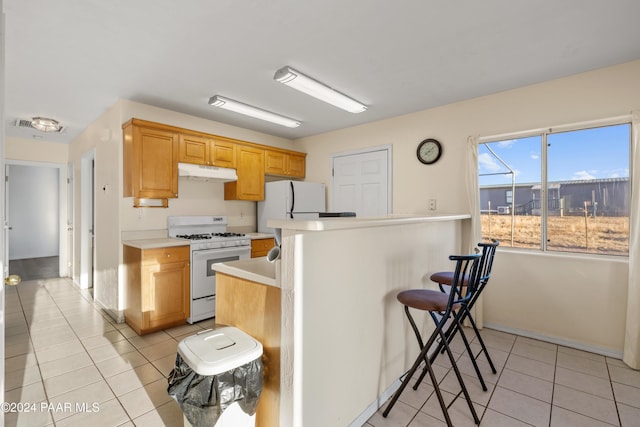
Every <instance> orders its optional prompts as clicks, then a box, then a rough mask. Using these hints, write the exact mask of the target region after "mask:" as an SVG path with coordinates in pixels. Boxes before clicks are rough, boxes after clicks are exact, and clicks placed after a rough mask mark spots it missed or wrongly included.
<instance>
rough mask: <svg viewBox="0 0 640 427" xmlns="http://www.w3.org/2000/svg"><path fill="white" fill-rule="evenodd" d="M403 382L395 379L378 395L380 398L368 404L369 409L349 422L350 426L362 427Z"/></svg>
mask: <svg viewBox="0 0 640 427" xmlns="http://www.w3.org/2000/svg"><path fill="white" fill-rule="evenodd" d="M401 384H402V381H400V380H399V379H397V380H395V381H394V382H393V384H391V385H390V386H389V387H388V388H387V389H386V390H385V391H383V392H382V394H381V395H380V396H378V398H377V399H376V400H375V401H373V402H372V403H371V404H370V405H369V406H367V409H365V410H364V411H362V413H361V414H360V415H359V416H358V417H357V418H356V419H355V420H353V421H352V422H351V424H349V427H360V426H363V425H365V424H366V423H367V421H368V420H369V418H371V417H372V416H373V414H375V413H376V411H377V410H378V409H380V407H381V406H382V405H384V403H385V402H386V401H387V400H388V399H389V398H390V397H391V396H393V393H395V392H396V390H397V389H398V388H399V387H400V385H401Z"/></svg>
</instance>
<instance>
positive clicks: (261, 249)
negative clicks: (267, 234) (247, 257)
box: [251, 238, 276, 258]
mask: <svg viewBox="0 0 640 427" xmlns="http://www.w3.org/2000/svg"><path fill="white" fill-rule="evenodd" d="M275 244H276V243H275V240H274V239H273V238H270V239H253V240H251V258H258V257H261V256H267V253H269V250H270V249H271V248H272V247H274V246H275Z"/></svg>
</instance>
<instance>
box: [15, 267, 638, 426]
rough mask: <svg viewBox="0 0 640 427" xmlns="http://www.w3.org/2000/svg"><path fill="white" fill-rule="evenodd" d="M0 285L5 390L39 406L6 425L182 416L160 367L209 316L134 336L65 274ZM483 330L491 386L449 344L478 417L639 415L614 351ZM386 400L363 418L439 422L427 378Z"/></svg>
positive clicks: (491, 421) (168, 422)
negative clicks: (0, 291)
mask: <svg viewBox="0 0 640 427" xmlns="http://www.w3.org/2000/svg"><path fill="white" fill-rule="evenodd" d="M5 291H6V293H5V297H6V305H5V309H6V310H5V357H6V359H5V390H6V392H5V398H6V399H5V400H6V401H7V402H22V403H29V404H35V407H36V410H35V411H34V412H21V413H7V414H5V426H28V427H33V426H91V427H101V426H105V427H112V426H113V427H116V426H153V427H158V426H171V427H174V426H181V425H182V413H181V411H180V409H179V407H178V405H177V404H176V403H175V402H174V401H173V399H171V398H170V397H169V396H168V395H167V390H166V389H167V376H168V375H169V373H170V371H171V369H172V367H173V363H174V361H175V354H176V348H177V344H178V342H179V341H180V340H181V339H182V338H184V337H185V336H188V335H192V334H194V333H196V332H198V331H200V330H202V329H206V328H210V327H213V326H214V323H213V321H205V322H200V323H198V324H196V325H185V326H181V327H177V328H172V329H168V330H164V331H161V332H157V333H153V334H150V335H145V336H144V337H140V336H138V335H136V333H135V332H134V331H133V330H132V329H131V328H129V327H128V326H127V325H126V324H117V323H114V322H113V320H112V319H111V318H110V317H109V316H108V315H106V314H104V313H102V312H101V311H100V310H98V309H96V308H95V306H94V305H93V304H92V302H91V296H90V295H89V294H86V293H85V294H83V293H81V292H80V291H79V290H78V289H77V288H76V287H74V286H73V285H72V284H71V283H70V282H69V281H68V280H67V279H50V280H36V281H27V282H23V283H22V284H20V285H19V286H17V287H6V288H5ZM482 335H483V337H484V339H485V341H486V343H487V345H488V346H489V349H490V353H491V356H492V358H493V360H494V362H495V364H496V365H497V368H498V374H496V375H494V374H491V373H490V372H489V367H488V365H487V364H486V362H485V361H484V360H483V359H482V357H483V356H480V358H479V361H480V365H481V369H482V371H483V373H484V377H485V380H486V381H487V386H488V388H489V390H488V391H486V392H483V391H482V390H481V388H480V386H479V384H478V381H477V379H476V377H475V375H474V374H473V371H472V367H471V363H470V362H469V361H468V356H467V355H466V354H460V353H461V348H462V346H461V344H460V342H459V341H456V342H454V344H453V348H454V350H455V351H456V357H457V360H458V362H457V363H458V366H459V367H460V369H461V370H462V372H463V375H464V380H465V384H467V387H468V388H469V390H470V393H471V396H472V400H473V402H474V404H475V407H476V410H477V412H478V415H479V416H480V417H481V420H482V421H481V426H489V427H494V426H495V427H500V426H528V425H533V426H554V427H556V426H558V427H559V426H579V427H589V426H610V425H614V426H623V427H629V426H640V372H639V371H633V370H631V369H629V368H627V367H626V366H625V365H624V364H623V363H622V362H621V361H620V360H617V359H611V358H606V357H603V356H599V355H596V354H592V353H587V352H583V351H578V350H574V349H571V348H567V347H562V346H557V345H555V344H549V343H545V342H541V341H536V340H532V339H528V338H524V337H520V336H515V335H510V334H505V333H502V332H497V331H493V330H490V329H485V330H483V332H482ZM472 345H473V347H474V349H475V350H476V351H477V350H479V347H478V346H477V344H475V343H473V344H472ZM445 359H446V357H442V356H441V357H440V358H438V359H437V361H436V366H435V370H436V374H437V376H438V378H439V379H440V380H441V389H442V390H444V392H443V394H444V395H445V399H448V401H450V400H451V399H452V398H453V396H454V395H455V394H457V393H458V392H459V386H458V385H457V382H456V380H455V376H454V375H453V372H452V371H451V369H450V365H449V363H447V362H446V360H445ZM76 403H79V404H80V406H79V407H77V406H76ZM83 404H84V406H83ZM94 405H95V406H94ZM385 406H386V405H385ZM385 406H383V407H382V408H381V409H380V410H379V411H378V412H377V413H376V414H375V415H374V416H372V417H371V418H370V419H369V420H368V423H367V426H369V427H370V426H375V427H381V426H411V427H417V426H444V425H445V424H444V422H443V420H444V417H443V416H442V411H441V409H440V407H439V405H438V402H437V400H436V399H435V396H434V395H433V388H432V387H431V386H430V385H429V384H428V383H427V382H425V383H424V384H422V385H421V386H420V387H419V388H418V390H417V391H413V390H412V389H411V388H410V387H408V388H407V389H406V390H405V392H404V394H403V395H402V397H401V398H400V401H399V402H398V403H397V404H396V406H395V407H394V409H393V410H392V411H391V413H390V414H389V417H388V418H383V417H382V415H381V413H382V410H383V409H384V408H385ZM96 410H97V411H96ZM450 414H451V417H452V419H453V420H454V424H455V425H456V426H473V425H474V424H473V421H472V419H471V415H470V412H469V409H468V408H467V406H466V403H465V402H464V400H463V399H462V398H459V399H457V400H456V401H455V402H454V403H453V405H452V407H451V409H450ZM323 427H324V426H323ZM328 427H333V426H328Z"/></svg>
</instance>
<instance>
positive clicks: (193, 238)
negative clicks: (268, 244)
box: [167, 215, 251, 323]
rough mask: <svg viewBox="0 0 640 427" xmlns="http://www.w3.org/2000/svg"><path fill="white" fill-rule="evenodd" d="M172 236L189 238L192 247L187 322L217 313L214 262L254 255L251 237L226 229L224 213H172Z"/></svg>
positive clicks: (168, 224)
mask: <svg viewBox="0 0 640 427" xmlns="http://www.w3.org/2000/svg"><path fill="white" fill-rule="evenodd" d="M167 228H168V232H169V237H173V238H178V239H187V240H189V241H190V244H189V245H190V247H191V310H190V314H189V317H188V318H187V322H189V323H194V322H198V321H200V320H204V319H209V318H211V317H214V316H215V315H216V272H215V270H214V269H213V264H215V263H218V262H228V261H236V260H240V259H249V258H251V239H250V238H248V237H247V236H245V235H244V234H242V233H228V232H227V218H226V217H224V216H212V215H201V216H170V217H168V218H167Z"/></svg>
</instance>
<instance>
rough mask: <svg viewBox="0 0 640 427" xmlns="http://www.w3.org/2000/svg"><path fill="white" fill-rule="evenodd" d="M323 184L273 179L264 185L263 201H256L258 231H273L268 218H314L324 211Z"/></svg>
mask: <svg viewBox="0 0 640 427" xmlns="http://www.w3.org/2000/svg"><path fill="white" fill-rule="evenodd" d="M324 187H325V186H324V184H320V183H317V182H304V181H290V180H287V181H274V182H267V183H266V184H265V185H264V201H262V202H258V232H259V233H273V232H274V230H273V228H269V227H267V220H269V219H287V218H293V219H315V218H318V212H325V210H326V207H325V188H324Z"/></svg>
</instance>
